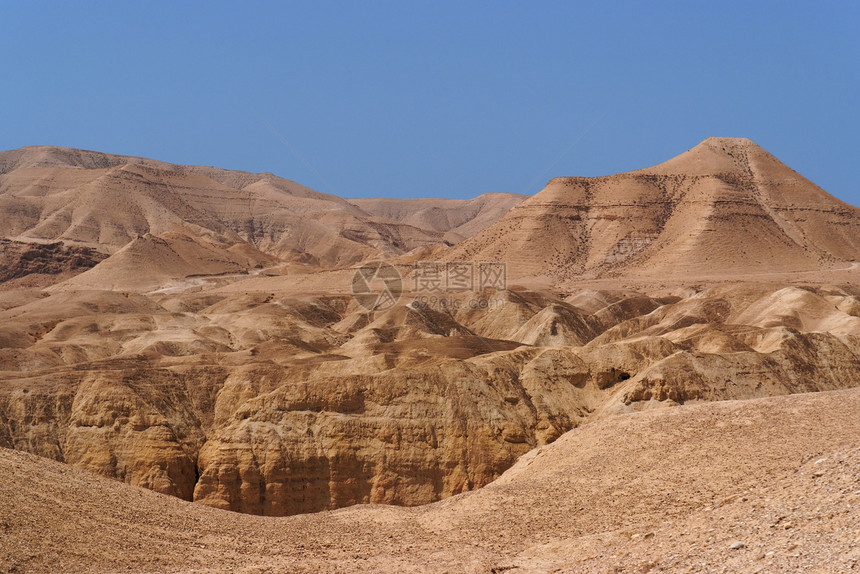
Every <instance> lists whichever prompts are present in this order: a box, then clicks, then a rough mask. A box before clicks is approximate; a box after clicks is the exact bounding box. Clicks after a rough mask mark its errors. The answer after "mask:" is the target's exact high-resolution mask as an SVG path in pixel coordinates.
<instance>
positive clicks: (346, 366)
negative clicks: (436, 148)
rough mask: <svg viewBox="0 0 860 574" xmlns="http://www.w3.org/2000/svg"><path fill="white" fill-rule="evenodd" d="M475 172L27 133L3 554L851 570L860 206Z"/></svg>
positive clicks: (18, 568) (4, 158)
mask: <svg viewBox="0 0 860 574" xmlns="http://www.w3.org/2000/svg"><path fill="white" fill-rule="evenodd" d="M482 191H488V193H484V194H482V195H479V196H477V197H476V198H474V199H471V200H452V199H342V198H339V197H335V196H332V195H327V194H323V193H318V192H316V191H313V190H311V189H308V188H305V187H303V186H301V185H299V184H297V183H294V182H292V181H289V180H285V179H282V178H279V177H276V176H274V175H272V174H268V173H266V174H251V173H245V172H237V171H228V170H222V169H217V168H212V167H199V166H181V165H173V164H167V163H163V162H158V161H154V160H148V159H142V158H133V157H126V156H116V155H110V154H105V153H99V152H90V151H82V150H73V149H66V148H54V147H27V148H21V149H19V150H12V151H8V152H0V261H2V263H3V265H2V268H0V459H2V462H0V475H2V476H0V489H2V494H3V495H2V497H0V572H6V571H8V572H30V571H34V572H36V571H110V572H113V571H121V570H122V571H125V570H126V568H128V569H130V570H131V571H135V572H150V571H151V572H161V571H200V572H210V571H211V572H214V571H225V572H226V571H245V572H269V571H271V572H280V571H295V572H318V571H331V572H352V571H354V572H359V571H380V572H394V571H418V572H445V571H448V572H452V573H453V572H488V573H489V572H552V571H560V572H649V571H666V572H762V573H764V572H796V571H811V572H852V571H860V506H858V505H860V441H858V438H857V437H858V436H860V434H858V431H860V392H858V391H860V209H858V208H857V207H853V206H850V205H848V204H845V203H843V202H841V201H839V200H837V199H836V198H834V197H832V196H830V195H829V194H827V193H826V192H825V191H824V190H822V189H821V188H819V187H817V186H816V185H815V184H813V183H812V182H810V181H808V180H806V179H805V178H803V177H802V176H801V175H799V174H798V173H796V172H794V171H793V170H792V169H790V168H789V167H787V166H785V165H784V164H782V163H781V162H779V160H777V159H776V158H775V157H773V156H772V155H770V154H769V153H767V152H766V151H764V150H763V149H761V148H760V147H758V146H757V145H756V144H754V143H753V142H751V141H750V140H747V139H742V138H741V139H738V138H708V139H707V140H705V141H703V142H702V143H700V144H699V145H697V146H695V147H694V148H692V149H691V150H689V151H687V152H685V153H682V154H681V155H679V156H677V157H675V158H673V159H671V160H669V161H667V162H665V163H662V164H660V165H657V166H654V167H651V168H645V169H641V170H637V171H633V172H628V173H622V174H617V175H612V176H606V177H594V178H582V177H568V178H556V179H553V180H551V181H550V182H549V183H548V184H547V186H546V187H545V188H544V189H543V190H542V191H540V192H539V193H537V194H536V195H534V196H531V197H526V196H519V195H513V194H504V193H494V192H492V190H482ZM378 261H385V262H386V264H387V265H389V266H390V267H386V268H385V269H388V270H389V272H390V273H391V274H393V275H389V276H387V277H388V279H385V278H384V277H382V276H381V275H378V274H374V272H373V270H376V269H378V268H379V267H378V266H376V265H377V263H374V262H378ZM490 268H492V269H494V270H496V271H499V270H501V271H502V275H498V274H496V275H485V274H484V271H485V269H490ZM368 269H370V270H371V273H370V274H369V275H368V274H367V273H368V271H367V270H368ZM464 269H465V271H466V273H465V274H463V273H462V271H463V270H464ZM455 271H456V273H455ZM434 273H437V274H435V275H434ZM395 275H396V276H397V277H399V281H397V282H392V280H391V277H392V276H395ZM365 280H366V281H365ZM394 283H397V284H396V285H394ZM357 285H358V286H360V287H361V288H365V287H366V288H367V290H368V293H369V295H370V296H371V298H370V300H376V301H377V305H376V306H373V305H367V301H368V299H367V298H366V297H365V298H362V297H356V296H354V292H356V288H357V287H356V286H357ZM393 285H394V288H393V291H392V292H393V295H394V297H393V298H392V299H390V300H389V299H384V298H380V299H378V300H377V299H375V298H376V296H377V294H387V293H388V292H389V290H391V289H392V286H393ZM401 288H402V293H401ZM368 293H359V294H360V295H361V294H364V295H367V294H368ZM368 307H370V308H368ZM34 455H36V456H34ZM111 479H112V480H111ZM149 491H154V492H149Z"/></svg>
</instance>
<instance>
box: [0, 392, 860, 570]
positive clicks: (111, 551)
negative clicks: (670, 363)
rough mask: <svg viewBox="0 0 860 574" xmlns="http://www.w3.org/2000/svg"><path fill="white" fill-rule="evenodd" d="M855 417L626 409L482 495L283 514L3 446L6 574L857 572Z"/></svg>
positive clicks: (790, 407) (799, 409) (822, 409)
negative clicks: (222, 506) (219, 504)
mask: <svg viewBox="0 0 860 574" xmlns="http://www.w3.org/2000/svg"><path fill="white" fill-rule="evenodd" d="M858 412H860V392H858V391H857V390H856V389H852V390H848V391H837V392H828V393H813V394H806V395H794V396H791V397H779V398H767V399H758V400H754V401H741V402H735V401H728V402H723V403H711V404H705V405H696V406H689V407H678V408H674V409H663V410H659V411H650V412H645V413H634V414H630V415H622V416H616V417H611V418H608V419H604V420H602V421H600V422H596V423H593V424H589V425H586V426H583V427H581V428H579V429H576V430H573V431H571V432H569V433H567V434H565V435H564V436H562V437H561V438H560V439H559V440H558V441H556V442H555V443H553V444H552V445H547V446H544V447H541V448H538V449H535V450H533V451H531V452H530V453H528V454H527V455H525V456H523V457H522V458H521V459H520V460H519V462H518V463H517V464H516V465H515V466H514V467H513V468H511V469H510V470H509V471H508V472H507V473H505V474H504V475H503V476H502V477H501V478H499V479H498V480H497V481H496V482H494V483H493V484H491V485H489V486H487V487H485V488H484V489H481V490H479V491H475V492H470V493H465V494H463V495H460V496H457V497H454V498H451V499H448V500H446V501H442V502H439V503H435V504H432V505H428V506H423V507H418V508H397V507H383V506H362V507H352V508H349V509H344V510H340V511H336V512H324V513H319V514H312V515H302V516H293V517H287V518H269V517H255V516H246V515H244V516H243V515H237V514H233V513H230V512H225V511H221V510H217V509H213V508H207V507H203V506H200V505H193V504H190V503H186V502H183V501H180V500H178V499H176V498H171V497H167V496H163V495H159V494H156V493H153V492H148V491H145V490H142V489H137V488H134V487H130V486H127V485H123V484H121V483H118V482H114V481H109V480H107V479H104V478H101V477H97V476H95V475H92V474H89V473H84V472H81V471H78V470H74V469H71V468H69V467H67V466H65V465H62V464H59V463H56V462H53V461H48V460H46V459H41V458H39V457H35V456H33V455H29V454H25V453H20V452H16V451H10V450H6V449H0V493H2V495H0V540H2V544H0V569H2V570H3V571H10V572H46V571H61V570H62V571H102V572H105V571H111V572H113V571H121V570H126V569H128V570H131V571H136V572H155V571H157V572H180V571H182V572H188V571H195V572H237V571H242V572H251V571H290V572H395V571H397V572H468V573H488V572H512V573H517V572H521V573H525V572H565V573H598V572H599V573H603V572H622V571H624V572H627V571H630V572H650V571H670V572H689V573H692V572H703V571H708V572H800V571H811V572H851V571H852V568H856V567H857V564H858V562H860V531H858V530H857V520H856V519H857V505H858V504H860V482H858V479H857V477H858V476H860V448H858V447H860V445H858V442H857V436H858V433H860V417H857V413H858ZM48 525H50V527H47V526H48Z"/></svg>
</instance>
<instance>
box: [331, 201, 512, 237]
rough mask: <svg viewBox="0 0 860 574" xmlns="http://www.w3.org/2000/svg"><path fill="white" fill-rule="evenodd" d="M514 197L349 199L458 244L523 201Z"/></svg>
mask: <svg viewBox="0 0 860 574" xmlns="http://www.w3.org/2000/svg"><path fill="white" fill-rule="evenodd" d="M527 197H528V196H527V195H520V194H517V193H484V194H481V195H479V196H477V197H474V198H472V199H427V198H416V199H396V198H367V199H350V200H348V201H349V202H350V203H352V204H353V205H357V206H358V207H360V208H361V209H363V210H364V211H366V212H367V213H370V214H371V215H374V216H376V217H380V218H384V219H388V220H393V221H399V222H402V223H407V224H409V225H413V226H415V227H420V228H422V229H432V230H434V231H440V232H442V233H444V234H445V236H444V237H445V240H446V241H448V242H450V243H457V242H458V241H461V240H462V239H463V238H465V237H470V236H472V235H474V234H475V233H477V232H479V231H481V230H483V229H484V228H486V227H488V226H489V225H491V224H493V223H494V222H495V221H496V220H497V219H499V218H500V217H501V216H502V215H504V214H505V213H506V212H507V211H508V210H509V209H510V208H512V207H513V206H515V205H517V204H518V203H520V202H522V201H523V200H524V199H526V198H527Z"/></svg>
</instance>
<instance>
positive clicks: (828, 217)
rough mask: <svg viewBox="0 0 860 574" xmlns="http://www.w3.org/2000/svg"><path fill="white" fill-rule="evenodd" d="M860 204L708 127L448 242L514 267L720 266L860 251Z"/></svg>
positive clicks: (836, 259)
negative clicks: (672, 149)
mask: <svg viewBox="0 0 860 574" xmlns="http://www.w3.org/2000/svg"><path fill="white" fill-rule="evenodd" d="M859 254H860V209H858V208H856V207H853V206H850V205H848V204H846V203H843V202H841V201H839V200H838V199H836V198H834V197H832V196H831V195H829V194H828V193H826V192H825V191H824V190H822V189H821V188H819V187H818V186H816V185H815V184H813V183H812V182H810V181H808V180H806V179H805V178H803V177H802V176H801V175H799V174H797V173H796V172H795V171H793V170H792V169H791V168H789V167H787V166H785V165H784V164H782V163H781V162H780V161H779V160H777V159H776V158H775V157H773V156H772V155H771V154H769V153H767V152H766V151H764V150H763V149H761V148H760V147H759V146H757V145H756V144H754V143H753V142H752V141H750V140H748V139H745V138H708V139H706V140H705V141H703V142H702V143H700V144H699V145H697V146H696V147H694V148H693V149H691V150H689V151H687V152H685V153H683V154H681V155H679V156H678V157H675V158H673V159H671V160H669V161H667V162H665V163H662V164H660V165H657V166H654V167H651V168H646V169H640V170H637V171H632V172H628V173H621V174H617V175H611V176H606V177H590V178H584V177H562V178H556V179H554V180H552V181H550V182H549V184H548V185H547V186H546V187H545V188H544V189H543V190H542V191H541V192H540V193H538V194H537V195H535V196H534V197H532V198H530V199H528V200H526V201H524V202H522V203H521V204H519V205H517V206H515V207H514V208H512V209H511V210H510V211H509V212H508V213H507V214H506V215H505V216H504V217H502V218H501V219H500V220H499V221H497V222H496V223H495V224H493V225H491V226H490V227H488V228H487V229H485V230H484V231H482V232H480V233H478V234H476V235H474V236H473V237H471V238H469V239H468V240H467V241H464V242H462V243H460V244H458V245H457V246H456V247H454V248H453V249H451V250H450V251H449V252H447V253H446V255H445V257H446V258H447V259H449V260H469V261H471V260H481V261H505V262H507V263H508V272H509V274H510V275H512V276H514V277H541V276H546V277H550V278H552V279H553V281H555V282H565V281H572V280H577V279H582V278H589V277H600V276H621V275H626V276H638V277H676V278H692V277H704V278H707V277H710V278H715V277H719V276H721V275H726V274H729V275H731V276H737V275H748V274H755V273H759V272H760V271H762V270H766V271H767V272H771V273H772V272H797V271H810V270H819V269H830V268H834V267H839V266H842V267H845V266H846V265H851V264H852V263H853V262H854V261H855V260H857V259H858V258H860V255H859Z"/></svg>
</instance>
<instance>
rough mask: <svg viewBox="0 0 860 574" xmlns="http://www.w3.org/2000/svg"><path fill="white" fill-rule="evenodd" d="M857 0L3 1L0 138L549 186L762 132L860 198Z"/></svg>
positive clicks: (422, 184) (457, 181)
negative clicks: (711, 139) (708, 141)
mask: <svg viewBox="0 0 860 574" xmlns="http://www.w3.org/2000/svg"><path fill="white" fill-rule="evenodd" d="M858 29H860V3H857V2H848V1H846V2H791V1H785V2H767V1H759V2H733V1H722V2H712V1H711V2H696V1H690V2H680V1H679V2H611V1H604V2H593V3H586V2H522V1H517V2H482V3H477V2H427V3H422V4H418V3H412V2H377V1H368V2H325V1H321V2H302V3H298V2H295V3H292V2H287V3H274V2H260V3H253V2H242V3H220V2H199V3H195V2H176V3H174V2H169V3H168V2H164V3H160V2H140V3H132V2H104V3H101V2H63V3H61V2H54V3H40V2H8V1H4V2H2V3H0V48H2V51H3V54H4V58H3V73H2V76H0V77H2V85H0V86H2V89H0V122H2V127H0V149H11V148H16V147H20V146H23V145H32V144H52V145H62V146H70V147H80V148H86V149H95V150H100V151H107V152H113V153H121V154H131V155H140V156H145V157H151V158H155V159H161V160H165V161H170V162H175V163H189V164H204V165H215V166H218V167H225V168H232V169H242V170H247V171H255V172H259V171H271V172H274V173H276V174H278V175H281V176H283V177H287V178H289V179H293V180H296V181H298V182H300V183H303V184H305V185H307V186H309V187H312V188H314V189H318V190H320V191H326V192H330V193H335V194H338V195H341V196H344V197H373V196H400V197H427V196H435V197H471V196H474V195H478V194H480V193H483V192H488V191H507V192H518V193H535V192H537V191H538V190H540V188H541V187H542V186H543V184H544V183H545V182H546V181H547V180H548V179H550V178H551V177H555V176H563V175H583V176H591V175H605V174H609V173H616V172H619V171H626V170H630V169H636V168H640V167H645V166H648V165H652V164H655V163H659V162H661V161H664V160H666V159H668V158H670V157H673V156H675V155H677V154H679V153H681V152H683V151H685V150H686V149H688V148H690V147H692V146H694V145H695V144H697V143H698V142H699V141H701V140H702V139H704V138H706V137H708V136H712V135H714V136H744V137H749V138H751V139H753V140H754V141H756V142H757V143H759V144H760V145H761V146H762V147H764V148H765V149H767V150H769V151H770V152H772V153H773V154H775V155H776V156H777V157H778V158H780V159H781V160H782V161H784V162H785V163H787V164H788V165H790V166H791V167H793V168H794V169H796V170H797V171H799V172H800V173H801V174H803V175H805V176H806V177H808V178H809V179H811V180H812V181H814V182H816V183H817V184H819V185H821V186H822V187H823V188H824V189H826V190H827V191H829V192H830V193H832V194H834V195H836V196H837V197H840V198H841V199H843V200H845V201H848V202H850V203H853V204H855V205H858V204H860V176H858V173H857V171H856V169H855V166H856V165H857V159H858V157H860V138H858V134H860V112H858V108H857V106H858V100H860V98H858V94H860V34H858V33H857V30H858Z"/></svg>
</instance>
